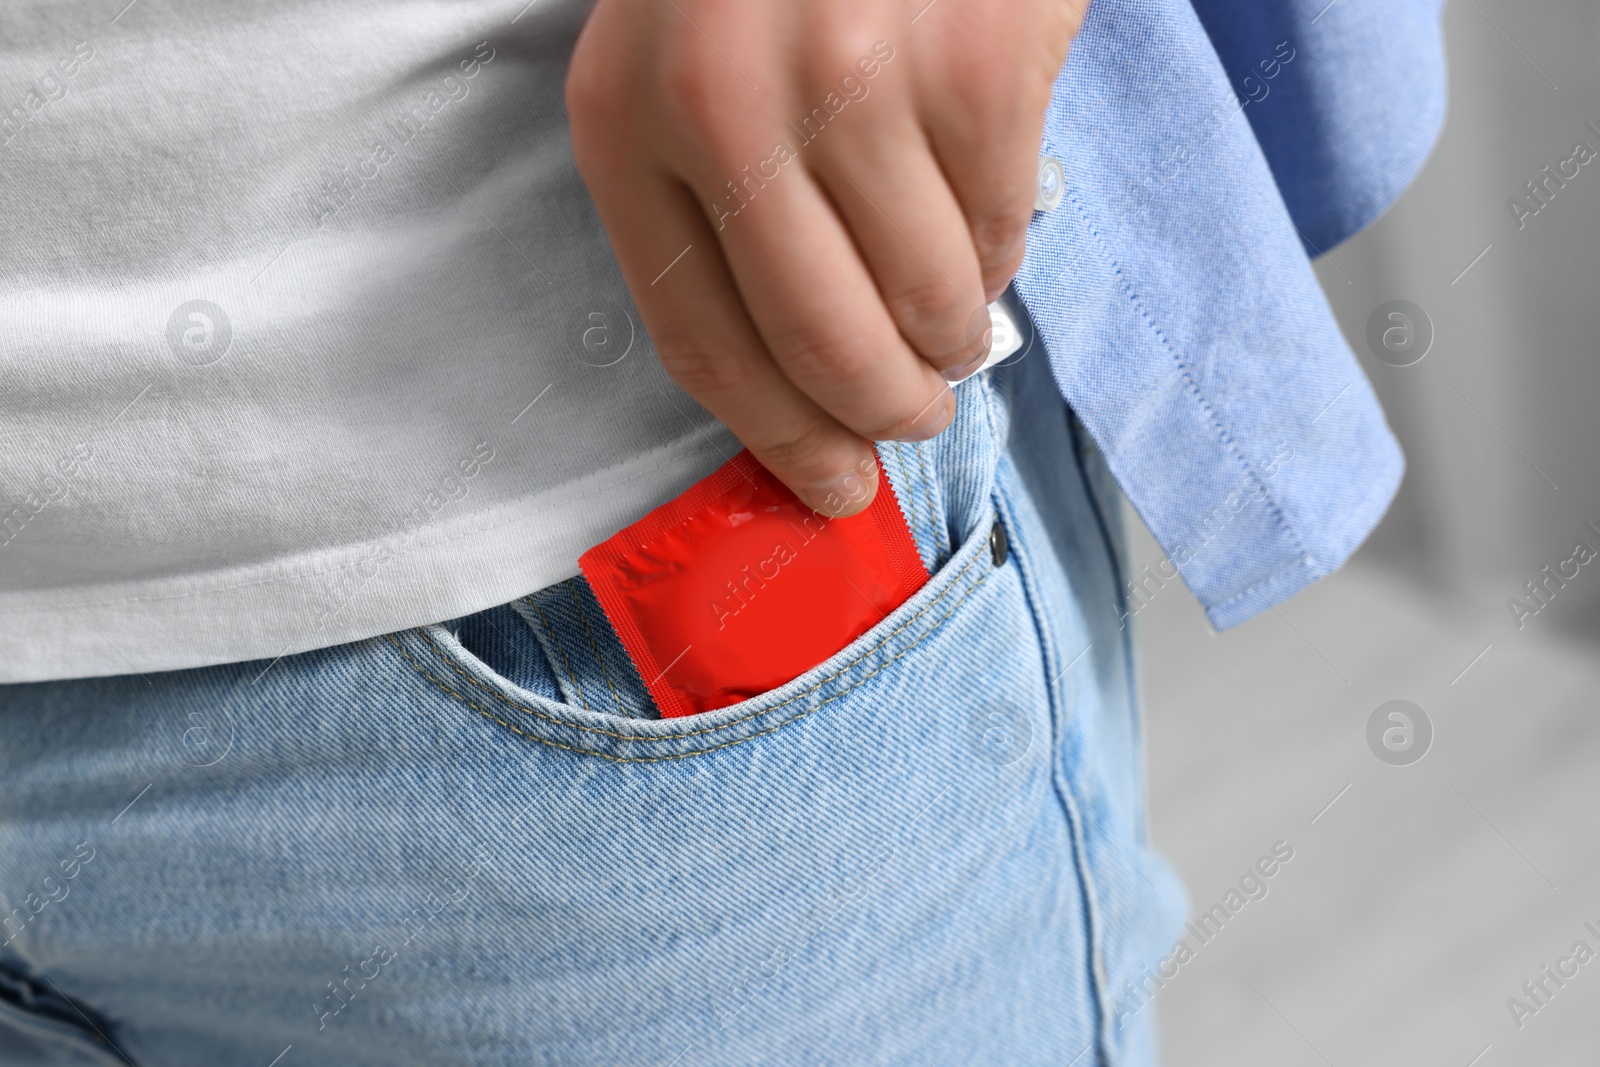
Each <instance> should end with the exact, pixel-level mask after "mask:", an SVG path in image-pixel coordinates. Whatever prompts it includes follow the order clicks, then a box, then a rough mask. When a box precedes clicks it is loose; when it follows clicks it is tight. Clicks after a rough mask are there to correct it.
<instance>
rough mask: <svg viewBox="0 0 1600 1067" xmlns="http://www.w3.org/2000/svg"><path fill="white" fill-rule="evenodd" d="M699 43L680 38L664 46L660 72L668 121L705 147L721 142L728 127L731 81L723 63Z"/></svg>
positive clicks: (662, 102) (658, 76) (659, 83)
mask: <svg viewBox="0 0 1600 1067" xmlns="http://www.w3.org/2000/svg"><path fill="white" fill-rule="evenodd" d="M708 51H709V50H708V49H707V48H705V47H703V46H702V45H701V44H700V42H698V41H692V40H687V39H682V38H680V39H679V40H677V41H676V42H674V43H672V44H671V45H667V46H664V47H663V54H662V56H661V60H660V68H659V70H658V72H657V79H658V89H659V92H660V94H661V104H662V106H663V108H664V109H665V111H666V114H667V117H668V120H669V121H670V122H671V123H672V124H673V125H674V126H675V127H676V128H678V129H681V130H683V131H685V132H686V133H688V134H690V135H691V136H693V137H694V138H695V139H696V140H697V141H699V142H701V143H704V144H716V143H718V142H719V141H721V140H722V135H723V130H724V129H725V128H726V126H727V121H728V116H729V109H730V106H731V105H730V99H731V98H732V97H731V95H730V92H729V89H730V86H729V79H728V77H727V76H726V74H725V73H724V70H723V67H722V61H721V60H720V58H719V57H718V56H717V55H716V54H715V53H710V54H708Z"/></svg>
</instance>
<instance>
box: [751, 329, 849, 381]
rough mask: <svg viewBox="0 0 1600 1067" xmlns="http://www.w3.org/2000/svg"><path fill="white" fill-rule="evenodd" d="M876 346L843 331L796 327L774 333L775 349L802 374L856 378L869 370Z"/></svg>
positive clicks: (773, 347) (799, 374) (792, 367)
mask: <svg viewBox="0 0 1600 1067" xmlns="http://www.w3.org/2000/svg"><path fill="white" fill-rule="evenodd" d="M872 348H873V346H871V345H870V344H865V343H863V339H862V338H858V337H851V336H849V335H847V334H842V333H813V332H809V331H807V330H805V329H804V328H803V327H802V328H796V329H793V330H791V331H789V332H788V333H785V334H782V335H779V336H777V337H774V338H773V340H772V352H773V355H775V356H776V357H777V359H778V361H779V363H781V364H783V365H784V366H785V367H787V368H789V369H790V370H792V371H793V372H794V373H795V375H796V376H798V377H809V378H830V379H855V378H860V377H861V376H862V375H864V374H866V373H867V370H868V368H869V366H870V364H871V361H872V358H873V357H872V356H871V355H870V351H871V350H872Z"/></svg>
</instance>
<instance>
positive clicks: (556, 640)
mask: <svg viewBox="0 0 1600 1067" xmlns="http://www.w3.org/2000/svg"><path fill="white" fill-rule="evenodd" d="M528 606H529V607H530V608H532V609H533V611H534V614H536V615H538V616H539V621H540V622H542V623H544V631H545V633H547V634H549V635H550V640H551V642H552V643H553V644H554V645H555V646H556V652H557V653H558V654H559V655H560V656H561V665H562V666H563V667H565V668H567V677H568V678H571V679H572V689H573V692H575V693H577V694H578V703H580V704H582V705H583V710H584V711H592V710H593V709H592V708H590V707H589V701H588V700H586V699H585V698H584V695H583V686H581V685H579V684H578V673H577V672H576V671H574V670H573V669H572V661H571V660H569V659H567V650H566V649H565V648H564V647H563V646H562V644H561V638H560V637H559V636H557V635H556V628H555V627H554V626H551V625H550V620H549V619H547V618H545V614H544V612H543V611H541V610H540V608H539V605H538V604H535V603H534V602H533V597H531V596H530V597H528Z"/></svg>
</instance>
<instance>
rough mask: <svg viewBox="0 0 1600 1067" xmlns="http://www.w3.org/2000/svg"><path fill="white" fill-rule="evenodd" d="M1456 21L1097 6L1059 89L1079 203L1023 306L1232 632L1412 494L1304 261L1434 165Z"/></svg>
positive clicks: (1113, 463) (1067, 390) (1070, 197)
mask: <svg viewBox="0 0 1600 1067" xmlns="http://www.w3.org/2000/svg"><path fill="white" fill-rule="evenodd" d="M1440 6H1441V5H1440V3H1439V0H1403V2H1400V3H1391V4H1376V3H1369V2H1367V0H1343V2H1341V3H1337V4H1329V3H1328V0H1292V2H1288V3H1283V4H1272V5H1265V6H1263V5H1259V4H1255V5H1248V6H1247V5H1245V4H1242V3H1238V2H1234V0H1201V2H1200V3H1198V4H1197V5H1191V4H1190V2H1189V0H1150V2H1142V0H1141V2H1138V3H1135V2H1133V0H1096V2H1095V3H1094V4H1092V5H1091V6H1090V8H1089V13H1088V18H1087V20H1086V22H1085V24H1084V28H1083V32H1082V33H1081V35H1080V36H1079V38H1078V40H1077V42H1076V44H1075V45H1074V47H1073V52H1072V57H1071V59H1070V60H1069V62H1068V63H1067V65H1066V67H1065V69H1064V70H1063V71H1062V74H1061V77H1060V79H1059V81H1058V82H1057V85H1056V90H1055V94H1054V97H1053V101H1052V104H1051V107H1050V111H1049V114H1048V116H1047V118H1046V122H1045V133H1044V151H1045V152H1046V153H1047V154H1049V155H1053V156H1056V157H1057V158H1059V159H1060V160H1061V162H1062V164H1063V166H1064V168H1065V172H1066V197H1065V200H1064V202H1063V203H1062V205H1061V207H1059V208H1057V209H1056V210H1055V211H1053V212H1049V213H1047V214H1041V215H1037V216H1035V218H1034V222H1033V228H1032V230H1031V231H1030V233H1029V237H1028V255H1027V257H1026V258H1025V260H1024V262H1023V266H1022V271H1021V273H1020V274H1019V275H1018V277H1017V282H1016V285H1017V289H1018V290H1019V292H1020V293H1021V295H1022V298H1023V301H1024V302H1025V303H1026V305H1027V307H1028V310H1029V311H1030V312H1031V313H1032V314H1033V317H1034V319H1035V320H1036V321H1037V322H1038V326H1039V330H1040V334H1041V336H1042V338H1043V340H1044V341H1045V343H1046V346H1047V348H1048V350H1049V352H1050V355H1051V362H1052V366H1053V367H1054V370H1055V377H1056V381H1057V383H1058V384H1059V385H1060V387H1061V392H1062V394H1063V395H1064V396H1065V397H1066V398H1067V400H1068V401H1069V402H1070V403H1071V405H1072V407H1073V410H1074V411H1076V412H1077V414H1078V417H1079V418H1081V419H1082V420H1083V424H1084V425H1085V427H1087V429H1088V431H1089V433H1090V435H1091V436H1092V437H1093V438H1094V440H1095V441H1096V442H1097V443H1098V444H1099V446H1100V448H1101V449H1102V450H1103V451H1104V454H1105V456H1106V460H1107V462H1108V464H1109V466H1110V469H1111V471H1112V473H1113V474H1114V475H1115V476H1116V478H1117V481H1118V483H1119V484H1120V485H1121V486H1122V489H1123V491H1124V492H1125V493H1126V494H1127V496H1128V499H1129V500H1130V501H1131V502H1132V504H1133V505H1134V507H1135V508H1136V509H1137V510H1138V512H1139V514H1140V516H1141V517H1142V518H1143V519H1144V521H1145V523H1146V525H1147V526H1149V528H1150V531H1151V532H1152V533H1153V534H1154V535H1155V537H1156V539H1157V540H1158V541H1159V542H1160V543H1161V545H1162V547H1163V548H1164V549H1165V550H1166V552H1167V553H1168V555H1169V557H1170V560H1169V566H1168V573H1167V574H1166V575H1165V577H1167V578H1171V577H1173V572H1174V571H1176V573H1181V574H1182V576H1183V578H1184V580H1185V582H1186V583H1187V584H1188V586H1189V588H1190V589H1191V590H1193V592H1194V593H1195V595H1196V596H1197V597H1198V598H1199V600H1200V601H1201V603H1202V604H1203V605H1204V606H1205V608H1206V612H1207V615H1208V616H1209V618H1210V620H1211V622H1212V624H1213V625H1214V626H1216V627H1218V628H1219V629H1220V628H1226V627H1228V626H1232V625H1235V624H1237V623H1239V622H1242V621H1244V620H1245V619H1247V618H1249V617H1251V616H1252V615H1255V614H1257V613H1259V612H1261V611H1264V610H1266V609H1267V608H1269V607H1271V606H1272V605H1274V604H1276V603H1278V602H1280V601H1282V600H1284V599H1286V598H1288V597H1289V596H1291V595H1293V594H1294V593H1295V592H1297V591H1299V590H1300V589H1302V588H1304V587H1305V586H1306V585H1308V584H1309V583H1311V582H1312V581H1314V580H1316V579H1317V578H1319V577H1321V576H1323V575H1325V574H1328V573H1329V572H1331V571H1332V570H1334V569H1336V568H1337V567H1338V566H1340V565H1341V564H1342V563H1343V562H1344V560H1345V559H1346V558H1348V556H1349V555H1350V553H1351V552H1352V551H1354V550H1355V548H1356V547H1357V546H1358V545H1359V544H1360V543H1361V541H1362V540H1363V539H1364V538H1365V537H1366V535H1367V534H1368V533H1369V532H1370V531H1371V529H1372V527H1373V526H1374V525H1375V524H1376V523H1377V521H1378V519H1379V518H1380V517H1381V516H1382V514H1383V512H1384V510H1385V509H1386V508H1387V507H1388V504H1389V501H1390V499H1391V498H1392V497H1393V495H1394V492H1395V490H1396V488H1397V487H1398V485H1399V482H1400V477H1401V474H1402V470H1403V461H1402V458H1401V455H1400V451H1399V447H1398V445H1397V444H1396V443H1395V440H1394V438H1393V436H1392V435H1391V434H1390V432H1389V429H1388V427H1387V425H1386V424H1385V422H1384V419H1383V414H1382V412H1381V411H1380V410H1379V408H1378V404H1377V401H1376V399H1375V397H1374V395H1373V392H1372V389H1371V386H1370V385H1369V383H1368V382H1367V380H1366V378H1365V376H1364V375H1363V374H1362V372H1361V369H1360V367H1359V366H1358V365H1357V363H1356V360H1355V357H1354V356H1353V354H1352V353H1351V352H1350V349H1349V347H1348V345H1347V344H1346V342H1345V340H1344V338H1343V336H1342V335H1341V334H1340V332H1339V328H1338V325H1337V323H1336V322H1335V321H1334V317H1333V314H1332V311H1331V310H1330V308H1329V307H1328V303H1327V300H1326V298H1325V297H1324V296H1323V293H1322V291H1321V289H1320V288H1319V287H1318V284H1317V280H1316V277H1315V275H1314V274H1313V273H1312V270H1311V264H1310V260H1309V259H1308V258H1307V250H1308V249H1309V250H1311V251H1313V252H1318V251H1327V250H1328V249H1329V248H1331V247H1332V245H1333V244H1334V243H1335V242H1337V241H1339V240H1342V239H1343V238H1344V237H1346V236H1348V235H1349V234H1350V233H1351V232H1353V231H1354V230H1355V229H1356V228H1358V227H1359V226H1361V225H1364V224H1365V223H1366V222H1368V221H1370V220H1371V219H1372V218H1373V217H1374V216H1375V215H1376V214H1377V213H1378V211H1379V210H1381V209H1382V207H1383V206H1385V205H1387V204H1388V203H1389V201H1390V200H1391V199H1392V198H1393V197H1394V196H1396V195H1398V193H1399V192H1400V190H1401V189H1402V188H1403V187H1404V186H1405V184H1406V183H1407V182H1408V181H1409V180H1410V179H1411V177H1412V176H1413V175H1414V174H1415V172H1416V170H1417V169H1418V168H1419V167H1420V165H1421V163H1422V160H1423V158H1424V156H1425V155H1426V154H1427V150H1428V148H1429V147H1430V146H1431V144H1432V142H1433V139H1434V137H1435V135H1436V134H1437V131H1438V127H1439V125H1440V122H1441V120H1442V117H1443V111H1444V108H1443V101H1444V84H1443V70H1444V68H1443V61H1442V59H1441V54H1442V53H1441V46H1440V39H1439V25H1438V22H1439V19H1438V16H1439V9H1440ZM1197 7H1198V9H1199V10H1198V13H1197V10H1196V9H1197ZM1202 19H1204V22H1203V23H1202V21H1201V20H1202ZM1208 29H1209V30H1210V31H1211V32H1210V34H1209V35H1208V33H1207V30H1208Z"/></svg>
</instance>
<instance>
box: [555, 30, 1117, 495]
mask: <svg viewBox="0 0 1600 1067" xmlns="http://www.w3.org/2000/svg"><path fill="white" fill-rule="evenodd" d="M925 3H926V0H598V2H597V3H596V4H595V6H594V9H593V11H592V13H591V14H590V16H589V21H588V24H587V25H586V26H585V27H584V30H583V33H582V35H581V36H580V37H579V39H578V44H577V49H576V51H575V53H574V55H573V57H572V66H571V70H570V72H569V75H568V78H567V108H568V112H569V115H570V119H571V130H572V145H573V151H574V153H575V155H576V159H577V163H578V168H579V170H580V172H581V173H582V175H583V178H584V181H585V182H586V183H587V185H588V187H589V191H590V194H591V195H592V196H593V198H594V202H595V205H596V207H597V208H598V209H599V212H600V218H601V220H602V221H603V222H604V224H605V227H606V231H607V233H608V234H609V236H610V239H611V244H612V247H613V249H614V250H615V252H616V256H617V260H618V262H619V263H620V265H621V267H622V272H623V275H624V277H625V278H626V279H627V282H628V287H629V289H630V291H631V292H632V293H633V297H634V301H635V303H637V305H638V307H639V311H640V314H641V315H642V316H643V318H644V325H645V327H646V329H647V330H648V331H649V332H650V335H651V337H652V338H653V339H654V341H655V345H656V350H657V352H658V353H659V355H660V357H661V361H662V363H663V365H664V366H665V367H666V370H667V372H668V373H669V374H670V375H672V377H673V379H674V380H676V381H677V382H678V384H679V385H681V386H682V387H683V388H684V389H685V390H686V391H688V392H689V393H690V394H691V395H692V396H694V397H695V399H697V400H698V401H699V402H700V403H702V404H704V405H705V407H706V408H707V409H709V410H710V411H711V413H712V414H714V415H715V416H717V418H719V419H721V420H722V422H723V423H725V424H726V425H727V426H728V428H729V429H731V430H732V431H733V432H734V434H736V435H737V436H738V437H739V439H740V440H742V441H743V442H744V443H745V445H746V446H747V447H748V448H749V449H750V451H751V452H752V453H754V454H755V456H756V458H757V459H758V460H760V461H761V463H762V464H763V465H764V466H766V467H767V468H768V469H769V470H771V471H772V472H773V473H774V474H775V475H777V476H778V478H780V479H781V480H782V481H783V482H784V483H785V484H787V485H788V486H789V487H790V488H791V489H793V490H794V491H795V492H796V493H797V494H798V495H799V496H800V498H801V499H802V500H804V501H805V502H806V503H807V504H809V505H811V506H812V507H813V508H816V509H818V510H822V511H826V512H828V513H830V514H834V515H846V514H852V513H854V512H857V511H860V510H861V509H863V508H865V507H866V506H867V505H868V504H869V503H871V500H872V496H873V494H874V492H875V491H876V481H875V479H876V469H877V468H876V464H875V462H874V459H873V453H872V449H871V445H870V444H869V442H870V441H872V440H903V441H919V440H925V439H927V438H930V437H933V436H934V435H936V434H938V433H939V432H940V431H941V430H943V429H944V428H945V427H946V426H947V425H949V423H950V420H951V418H953V417H954V414H955V397H954V394H952V392H951V391H950V386H949V384H948V382H947V379H950V380H956V379H959V378H961V377H962V376H964V374H965V373H967V372H969V371H970V370H971V369H972V368H973V367H975V366H976V365H977V363H978V362H980V361H981V360H982V358H983V356H984V344H985V342H984V331H985V330H986V328H987V326H988V314H987V312H986V311H985V310H984V308H985V305H986V304H987V303H988V302H989V301H990V300H992V299H994V298H995V297H996V296H997V295H998V294H999V293H1000V292H1001V291H1002V290H1003V289H1004V288H1005V286H1006V285H1007V284H1008V283H1009V281H1010V279H1011V277H1012V276H1013V275H1014V274H1015V273H1016V271H1017V268H1018V267H1019V266H1020V265H1021V262H1022V253H1023V236H1024V232H1025V230H1026V228H1027V224H1028V219H1029V217H1030V213H1031V211H1032V207H1033V200H1034V192H1035V185H1036V181H1037V177H1036V176H1037V168H1038V149H1039V140H1040V135H1041V130H1042V126H1043V121H1044V110H1045V107H1046V105H1047V104H1048V102H1049V97H1050V89H1051V86H1052V85H1053V84H1054V81H1055V78H1056V75H1057V73H1058V72H1059V71H1060V69H1061V66H1062V64H1063V62H1064V61H1065V59H1066V54H1067V49H1068V47H1069V45H1070V44H1071V41H1072V38H1073V36H1074V35H1075V34H1076V33H1077V30H1078V27H1079V26H1080V25H1081V23H1082V19H1083V14H1084V10H1085V9H1086V8H1087V6H1088V0H934V2H933V3H932V4H928V5H927V6H924V4H925Z"/></svg>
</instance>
